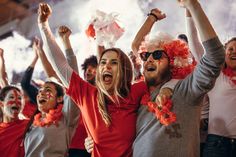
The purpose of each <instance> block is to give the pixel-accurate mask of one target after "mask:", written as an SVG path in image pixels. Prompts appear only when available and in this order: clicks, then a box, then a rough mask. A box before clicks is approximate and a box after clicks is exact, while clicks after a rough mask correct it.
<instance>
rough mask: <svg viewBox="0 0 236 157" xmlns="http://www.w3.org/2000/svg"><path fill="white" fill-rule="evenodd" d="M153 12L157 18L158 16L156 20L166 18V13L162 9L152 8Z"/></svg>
mask: <svg viewBox="0 0 236 157" xmlns="http://www.w3.org/2000/svg"><path fill="white" fill-rule="evenodd" d="M151 14H154V15H156V18H157V19H156V20H162V19H164V18H166V14H165V13H162V11H161V10H159V9H157V8H155V9H152V10H151Z"/></svg>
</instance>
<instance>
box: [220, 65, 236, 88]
mask: <svg viewBox="0 0 236 157" xmlns="http://www.w3.org/2000/svg"><path fill="white" fill-rule="evenodd" d="M223 74H225V75H226V76H228V77H229V79H230V80H231V81H232V82H233V83H234V84H235V85H236V80H235V79H233V78H236V74H235V73H234V72H233V69H232V68H230V67H227V68H225V69H224V70H223Z"/></svg>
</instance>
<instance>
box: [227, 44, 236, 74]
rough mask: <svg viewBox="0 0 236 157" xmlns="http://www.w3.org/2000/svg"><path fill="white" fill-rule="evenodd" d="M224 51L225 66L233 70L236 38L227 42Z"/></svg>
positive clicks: (235, 62)
mask: <svg viewBox="0 0 236 157" xmlns="http://www.w3.org/2000/svg"><path fill="white" fill-rule="evenodd" d="M225 51H226V56H225V62H226V64H227V66H229V67H230V68H232V69H233V70H234V71H235V70H236V40H233V41H231V42H229V43H228V44H227V45H226V49H225Z"/></svg>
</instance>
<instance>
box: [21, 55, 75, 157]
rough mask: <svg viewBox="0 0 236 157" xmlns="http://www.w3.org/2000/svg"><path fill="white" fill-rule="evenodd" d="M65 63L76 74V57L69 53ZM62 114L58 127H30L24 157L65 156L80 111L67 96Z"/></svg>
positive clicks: (25, 142)
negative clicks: (67, 63)
mask: <svg viewBox="0 0 236 157" xmlns="http://www.w3.org/2000/svg"><path fill="white" fill-rule="evenodd" d="M72 52H73V51H72ZM67 61H68V62H69V64H70V66H71V68H73V69H74V70H75V71H77V72H78V66H77V62H76V56H75V55H73V54H72V53H71V55H68V56H67ZM62 112H63V118H62V120H61V121H60V122H59V126H58V127H57V126H55V125H51V126H49V127H33V126H31V128H30V131H29V132H28V133H27V134H26V137H25V141H24V145H25V156H26V157H64V156H65V155H66V154H67V151H68V149H69V145H70V142H71V139H72V137H73V135H74V132H75V130H76V127H77V124H78V118H79V116H80V111H79V108H78V107H77V106H76V104H75V103H74V102H73V101H72V100H71V99H70V97H69V96H64V106H63V109H62Z"/></svg>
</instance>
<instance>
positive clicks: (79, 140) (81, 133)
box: [70, 116, 88, 149]
mask: <svg viewBox="0 0 236 157" xmlns="http://www.w3.org/2000/svg"><path fill="white" fill-rule="evenodd" d="M86 137H88V134H87V132H86V129H85V126H84V123H83V120H82V117H81V116H80V117H79V121H78V126H77V128H76V131H75V134H74V136H73V138H72V141H71V144H70V149H71V148H72V149H85V147H84V140H85V138H86Z"/></svg>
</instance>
